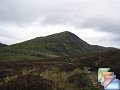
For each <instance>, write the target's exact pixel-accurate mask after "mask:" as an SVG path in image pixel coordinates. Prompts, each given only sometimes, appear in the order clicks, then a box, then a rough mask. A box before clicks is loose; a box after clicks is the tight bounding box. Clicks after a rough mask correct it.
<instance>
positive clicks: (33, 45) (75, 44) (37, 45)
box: [0, 31, 110, 61]
mask: <svg viewBox="0 0 120 90" xmlns="http://www.w3.org/2000/svg"><path fill="white" fill-rule="evenodd" d="M108 50H110V49H109V48H105V47H101V46H95V45H90V44H88V43H87V42H85V41H83V40H81V39H80V38H79V37H78V36H76V35H75V34H73V33H71V32H68V31H66V32H61V33H57V34H53V35H49V36H46V37H38V38H35V39H32V40H28V41H26V42H22V43H19V44H14V45H11V46H8V47H4V48H2V49H0V61H18V60H40V59H44V58H54V57H60V56H69V55H76V54H80V53H91V52H102V51H108Z"/></svg>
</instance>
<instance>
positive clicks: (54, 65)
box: [0, 50, 120, 90]
mask: <svg viewBox="0 0 120 90" xmlns="http://www.w3.org/2000/svg"><path fill="white" fill-rule="evenodd" d="M84 67H86V68H88V69H84ZM99 67H100V68H101V67H105V68H106V67H109V68H111V71H112V72H115V74H116V75H117V78H119V79H120V50H116V51H110V52H105V53H94V54H81V55H76V56H71V57H70V56H68V57H58V58H54V59H46V60H43V61H39V60H38V61H21V62H1V63H0V90H103V88H102V87H101V85H100V84H95V83H97V70H98V68H99ZM88 70H89V71H91V72H89V71H88ZM94 73H96V74H94ZM92 76H93V77H92ZM91 77H92V79H90V78H91ZM97 88H98V89H97Z"/></svg>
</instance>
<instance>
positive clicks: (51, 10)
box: [0, 0, 120, 48]
mask: <svg viewBox="0 0 120 90" xmlns="http://www.w3.org/2000/svg"><path fill="white" fill-rule="evenodd" d="M62 31H71V32H73V33H75V34H76V35H78V36H79V37H80V38H81V39H83V40H85V41H87V42H88V43H90V44H93V45H96V44H97V45H102V46H108V47H117V48H120V45H119V44H120V35H119V34H120V0H0V42H2V43H5V44H8V45H11V44H14V43H18V42H22V41H26V40H28V39H32V38H35V37H39V36H46V35H50V34H53V33H58V32H62Z"/></svg>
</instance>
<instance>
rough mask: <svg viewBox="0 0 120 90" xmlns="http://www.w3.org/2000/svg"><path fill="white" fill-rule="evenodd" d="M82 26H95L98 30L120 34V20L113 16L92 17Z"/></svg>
mask: <svg viewBox="0 0 120 90" xmlns="http://www.w3.org/2000/svg"><path fill="white" fill-rule="evenodd" d="M82 27H88V28H95V30H98V31H104V32H111V33H115V34H120V21H119V20H116V21H115V20H113V19H111V18H109V19H108V18H90V19H88V20H86V21H85V22H84V23H83V25H82Z"/></svg>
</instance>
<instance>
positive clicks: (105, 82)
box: [98, 68, 120, 90]
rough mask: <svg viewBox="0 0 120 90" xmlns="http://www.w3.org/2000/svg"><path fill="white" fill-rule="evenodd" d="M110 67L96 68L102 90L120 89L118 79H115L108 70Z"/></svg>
mask: <svg viewBox="0 0 120 90" xmlns="http://www.w3.org/2000/svg"><path fill="white" fill-rule="evenodd" d="M109 70H110V68H99V69H98V82H100V83H101V85H102V86H104V90H120V80H119V79H116V75H114V72H108V71H109Z"/></svg>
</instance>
